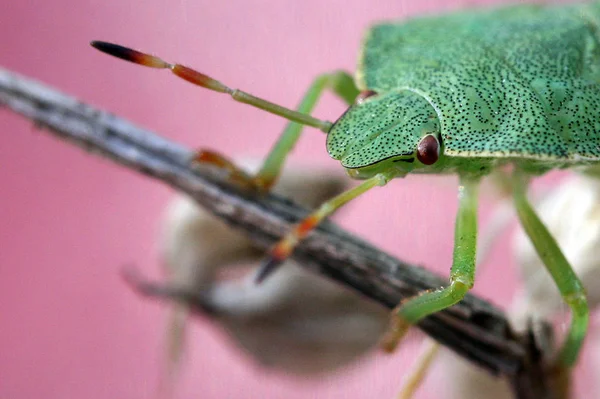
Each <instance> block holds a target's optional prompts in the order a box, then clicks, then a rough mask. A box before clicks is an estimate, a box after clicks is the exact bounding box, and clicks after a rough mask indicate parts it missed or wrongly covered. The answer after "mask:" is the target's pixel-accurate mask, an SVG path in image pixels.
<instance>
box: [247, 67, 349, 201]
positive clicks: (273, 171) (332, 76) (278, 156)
mask: <svg viewBox="0 0 600 399" xmlns="http://www.w3.org/2000/svg"><path fill="white" fill-rule="evenodd" d="M325 89H330V90H332V91H333V92H334V93H335V94H337V95H338V96H339V97H340V98H341V99H342V100H344V101H345V102H346V103H348V104H352V103H353V102H354V100H355V99H356V96H358V93H359V90H358V88H357V87H356V85H355V83H354V79H353V78H352V76H350V75H349V74H348V73H347V72H345V71H335V72H332V73H326V74H322V75H319V76H318V77H317V78H316V79H315V80H314V82H313V83H312V84H311V86H310V88H309V89H308V91H307V93H306V94H305V96H304V98H303V99H302V101H301V102H300V105H299V106H298V108H297V109H296V110H297V111H298V112H300V113H303V114H310V113H311V112H312V110H313V108H314V107H315V105H316V103H317V101H318V100H319V98H320V97H321V95H322V94H323V92H324V91H325ZM302 127H303V126H302V125H301V124H299V123H296V122H290V123H289V124H288V125H287V126H286V128H285V130H284V131H283V133H282V134H281V136H280V137H279V139H278V140H277V142H276V143H275V145H274V146H273V148H272V149H271V151H270V152H269V155H268V156H267V158H266V159H265V161H264V163H263V165H262V167H261V169H260V171H259V172H258V174H257V175H256V176H255V177H254V179H253V180H254V182H255V185H256V186H258V187H261V188H264V190H265V191H266V190H268V189H269V188H270V187H271V186H272V185H273V184H274V183H275V181H276V180H277V177H278V176H279V174H280V172H281V168H282V166H283V163H284V161H285V158H286V157H287V155H288V154H289V153H290V152H291V151H292V149H293V148H294V146H295V144H296V142H297V141H298V139H299V138H300V133H301V131H302Z"/></svg>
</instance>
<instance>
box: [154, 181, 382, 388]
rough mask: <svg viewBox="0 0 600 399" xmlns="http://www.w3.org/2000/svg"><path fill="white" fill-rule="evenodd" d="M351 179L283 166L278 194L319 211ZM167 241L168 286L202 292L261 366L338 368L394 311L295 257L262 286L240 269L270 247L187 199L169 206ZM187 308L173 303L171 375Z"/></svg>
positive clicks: (372, 339) (371, 340)
mask: <svg viewBox="0 0 600 399" xmlns="http://www.w3.org/2000/svg"><path fill="white" fill-rule="evenodd" d="M347 181H348V179H347V178H346V177H345V176H341V175H334V174H330V173H327V172H324V171H322V170H312V171H311V170H310V169H308V171H304V170H303V171H302V172H301V171H298V172H290V171H284V174H283V175H282V177H281V179H280V182H279V183H278V184H277V185H276V186H275V189H274V191H275V192H276V193H279V194H282V195H284V196H286V197H288V198H291V199H292V200H294V201H295V202H298V203H300V204H302V205H304V206H307V207H311V208H313V207H315V206H316V205H318V204H320V203H321V202H323V201H324V200H326V199H328V198H330V197H332V196H334V195H335V194H337V193H339V192H341V191H343V189H345V188H346V182H347ZM162 242H163V254H164V260H165V264H166V266H167V269H168V274H169V283H168V285H169V286H172V287H177V288H178V289H182V290H189V291H190V292H201V293H202V294H203V295H202V298H203V300H204V301H205V305H206V308H207V309H209V310H210V312H208V313H206V314H207V315H208V316H209V317H211V318H212V319H214V320H215V322H217V323H219V324H220V325H221V326H222V327H223V328H224V329H225V330H226V331H227V332H228V334H229V336H230V337H231V338H232V340H233V342H234V343H236V344H237V345H238V346H239V347H240V348H241V349H243V351H244V352H245V353H246V354H247V355H249V356H250V357H251V358H252V359H254V361H256V362H257V363H259V364H260V365H262V366H265V367H269V368H272V369H275V370H279V371H282V372H286V373H292V374H302V375H311V374H313V375H314V374H319V373H326V372H331V371H332V370H335V369H337V368H339V367H342V366H344V365H347V364H348V363H349V362H350V361H352V360H354V359H355V358H356V357H358V356H360V355H362V354H364V353H365V352H367V351H368V350H369V349H371V348H372V347H374V346H376V344H377V343H378V340H379V338H380V337H381V335H382V334H383V332H384V331H385V330H386V328H387V324H388V310H387V309H385V308H384V307H382V306H381V305H379V304H376V303H374V302H372V301H370V300H368V299H366V298H364V297H361V296H359V295H358V294H356V293H354V292H351V291H349V290H348V289H346V288H344V287H341V286H339V285H337V284H335V283H333V282H331V281H328V280H326V279H324V278H323V277H321V276H317V275H313V274H311V273H309V272H307V271H305V270H303V269H302V268H300V267H299V266H298V265H296V264H295V263H294V261H291V260H290V261H287V262H286V264H285V265H283V267H281V269H280V270H278V272H277V273H275V274H274V275H273V276H272V277H271V278H269V279H268V280H267V281H265V282H264V283H262V284H260V285H256V284H255V283H254V281H253V278H254V272H252V271H251V270H250V272H249V273H248V271H249V270H248V269H246V270H245V271H246V273H241V272H240V266H246V267H247V266H249V265H250V266H252V267H255V266H258V263H259V262H260V260H262V258H263V256H264V253H263V251H260V250H258V249H256V248H255V247H254V246H253V244H252V243H251V242H250V241H249V240H248V239H247V238H246V237H245V236H244V235H243V234H241V233H239V232H237V231H235V230H233V229H231V228H229V227H228V226H227V225H225V224H224V223H223V222H221V221H220V220H218V219H216V218H214V217H213V216H212V215H210V214H209V213H208V212H206V211H204V210H202V209H201V208H199V207H198V206H197V205H196V204H195V203H194V202H193V201H192V200H191V199H189V198H187V197H184V196H179V197H177V198H176V199H175V200H174V201H173V202H172V203H171V204H170V206H169V208H168V212H167V217H166V221H165V226H164V229H163V237H162ZM236 269H237V270H238V272H237V276H236V274H235V270H236ZM232 270H233V271H234V272H232ZM227 275H228V276H227ZM188 312H189V308H188V306H187V305H185V304H182V303H178V304H175V305H174V310H173V313H172V315H171V321H170V323H169V324H170V327H169V333H168V341H169V344H168V346H169V349H168V350H169V363H170V365H169V368H168V370H169V374H170V375H172V374H173V373H174V372H175V371H176V367H177V364H178V363H179V358H180V354H181V352H182V347H183V340H184V326H185V322H186V318H187V314H188ZM171 378H172V376H171Z"/></svg>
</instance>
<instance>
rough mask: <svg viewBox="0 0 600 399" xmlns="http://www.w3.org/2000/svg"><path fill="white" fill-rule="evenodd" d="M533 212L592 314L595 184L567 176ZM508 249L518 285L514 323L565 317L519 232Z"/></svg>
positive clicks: (599, 192)
mask: <svg viewBox="0 0 600 399" xmlns="http://www.w3.org/2000/svg"><path fill="white" fill-rule="evenodd" d="M536 209H537V211H538V214H539V216H540V218H541V219H542V221H543V222H544V224H546V226H547V227H548V229H549V230H550V233H552V235H553V236H554V238H555V239H556V241H557V242H558V245H559V246H560V248H561V249H562V251H563V253H564V254H565V257H566V258H567V260H568V261H569V263H570V264H571V266H572V267H573V269H574V270H575V273H577V275H578V276H579V278H580V279H581V281H582V282H583V285H584V286H585V288H586V290H587V297H588V303H589V306H590V308H594V307H595V306H596V305H597V304H598V301H600V267H598V266H600V179H598V178H593V177H589V176H585V175H571V176H570V177H568V178H566V179H564V180H562V181H561V182H560V183H559V184H556V185H555V187H554V188H553V189H552V190H550V191H549V192H548V193H547V194H546V195H544V197H543V198H542V200H541V201H539V202H538V204H537V205H536ZM513 245H514V252H515V259H516V261H517V265H518V267H519V268H520V270H521V274H522V277H523V282H524V289H523V292H522V294H521V296H520V297H519V298H517V300H516V301H515V302H514V306H513V309H512V310H511V314H512V316H514V317H515V318H516V321H517V322H519V323H523V321H524V320H526V318H527V317H530V315H534V316H535V317H540V318H546V317H549V316H552V315H555V314H557V313H558V312H564V311H566V310H567V309H568V308H567V307H566V305H565V304H564V302H563V300H562V298H561V297H560V294H559V292H558V289H557V288H556V284H554V282H553V281H552V279H551V278H550V274H549V273H548V272H547V271H546V269H545V267H544V265H543V263H542V261H541V260H540V259H539V257H538V256H537V254H536V253H535V249H534V248H533V246H532V245H531V242H530V241H529V239H528V238H527V237H526V236H525V233H524V232H523V231H522V230H521V229H519V231H517V233H516V234H515V236H514V242H513Z"/></svg>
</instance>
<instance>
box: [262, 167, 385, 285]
mask: <svg viewBox="0 0 600 399" xmlns="http://www.w3.org/2000/svg"><path fill="white" fill-rule="evenodd" d="M395 173H396V172H395V171H388V172H383V173H378V174H376V175H375V176H373V177H371V178H369V179H367V180H365V181H364V182H362V183H361V184H359V185H358V186H356V187H354V188H351V189H350V190H348V191H345V192H343V193H341V194H339V195H337V196H335V197H333V198H332V199H330V200H329V201H326V202H325V203H323V204H322V205H321V206H320V207H319V208H317V210H315V211H314V212H312V213H311V214H310V215H308V216H307V217H306V218H304V219H303V220H302V221H300V222H299V223H298V224H296V225H295V226H294V227H293V228H292V230H291V231H290V232H289V233H288V234H287V235H286V236H285V237H283V238H282V239H281V240H280V241H279V242H278V243H277V244H275V246H274V247H273V248H272V249H271V251H270V252H269V256H268V257H267V259H266V260H265V261H264V262H263V264H262V265H261V267H260V268H259V270H258V273H257V274H256V282H257V283H260V282H261V281H263V280H264V279H265V278H266V277H267V276H268V275H269V274H271V273H272V272H274V271H275V270H276V269H277V267H278V266H279V265H281V263H282V262H283V261H285V260H286V259H287V258H288V257H289V256H290V255H291V253H292V252H293V250H294V248H295V247H296V245H298V243H299V242H300V241H301V240H302V239H304V238H305V237H306V236H307V235H308V234H309V233H310V232H311V231H312V230H313V229H314V228H315V227H317V225H318V224H319V223H321V221H323V219H325V218H326V217H327V216H329V215H331V214H333V213H334V212H335V211H336V210H338V209H339V208H340V207H342V206H343V205H345V204H346V203H347V202H349V201H351V200H353V199H354V198H356V197H358V196H359V195H361V194H363V193H365V192H367V191H368V190H370V189H371V188H373V187H377V186H384V185H386V184H387V182H389V181H390V180H391V179H392V178H394V176H395Z"/></svg>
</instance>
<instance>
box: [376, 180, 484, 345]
mask: <svg viewBox="0 0 600 399" xmlns="http://www.w3.org/2000/svg"><path fill="white" fill-rule="evenodd" d="M478 187H479V178H473V177H470V176H461V177H460V186H459V191H458V197H459V205H458V213H457V215H456V227H455V233H454V256H453V261H452V270H451V273H450V285H449V286H448V287H446V288H442V289H438V290H435V291H428V292H425V293H422V294H420V295H417V296H415V297H413V298H409V299H407V300H405V301H403V302H402V303H401V304H400V305H399V306H398V307H397V308H396V309H395V310H394V312H393V314H392V322H391V327H390V329H389V331H388V333H387V334H386V336H385V337H384V339H383V342H382V344H383V347H384V349H385V350H386V351H388V352H391V351H392V350H394V349H395V347H396V346H397V344H398V342H399V341H400V339H401V338H402V337H403V336H404V334H405V333H406V331H408V328H409V327H410V326H411V325H412V324H415V323H417V322H418V321H419V320H421V319H423V318H424V317H426V316H429V315H431V314H433V313H436V312H439V311H440V310H443V309H446V308H447V307H450V306H452V305H454V304H456V303H458V302H460V301H461V300H462V299H463V298H464V296H465V295H466V293H467V292H468V291H469V290H470V289H471V288H472V287H473V283H474V281H475V256H476V249H477V191H478Z"/></svg>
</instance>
